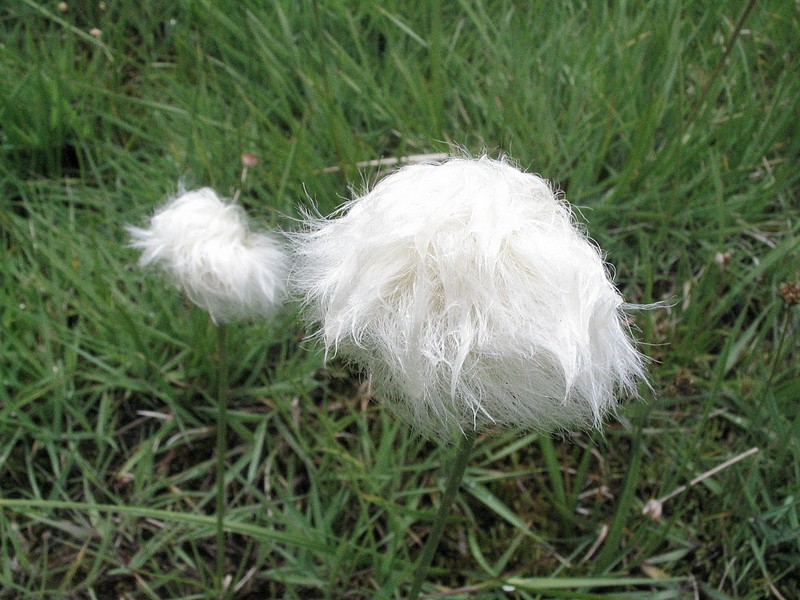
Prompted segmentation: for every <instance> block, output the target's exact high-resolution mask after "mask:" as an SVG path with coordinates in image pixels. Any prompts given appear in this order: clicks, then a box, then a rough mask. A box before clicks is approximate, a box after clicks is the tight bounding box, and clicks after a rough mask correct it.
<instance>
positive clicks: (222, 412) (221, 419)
mask: <svg viewBox="0 0 800 600" xmlns="http://www.w3.org/2000/svg"><path fill="white" fill-rule="evenodd" d="M217 360H218V363H217V369H218V373H217V506H216V516H217V545H216V548H217V582H218V584H219V589H220V597H224V596H225V582H224V580H223V578H224V571H225V530H224V522H225V449H226V447H227V444H228V439H227V438H228V435H227V434H228V421H227V415H226V412H227V408H228V394H229V389H228V331H227V328H226V326H225V325H224V324H223V325H218V326H217Z"/></svg>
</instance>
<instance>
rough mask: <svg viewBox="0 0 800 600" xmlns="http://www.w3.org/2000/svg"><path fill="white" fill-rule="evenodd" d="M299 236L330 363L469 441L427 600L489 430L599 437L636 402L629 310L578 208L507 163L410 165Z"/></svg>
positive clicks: (442, 508)
mask: <svg viewBox="0 0 800 600" xmlns="http://www.w3.org/2000/svg"><path fill="white" fill-rule="evenodd" d="M292 239H293V252H294V258H295V264H294V267H293V273H292V275H291V277H290V279H291V286H292V288H293V291H294V293H295V294H296V295H298V296H299V297H300V298H301V300H302V301H303V302H304V305H305V309H306V314H307V316H308V319H309V321H310V322H311V323H312V324H313V327H314V330H315V335H316V336H317V337H319V338H320V339H321V340H322V342H323V343H324V345H325V349H326V351H327V353H328V355H335V354H338V355H341V356H342V357H345V358H346V359H349V360H351V361H352V362H354V363H356V364H358V365H360V366H361V367H363V368H364V369H365V370H366V372H367V373H368V375H369V378H370V382H371V384H372V387H373V390H374V392H375V395H376V396H377V397H379V398H380V399H382V400H383V401H384V402H385V403H386V404H387V405H388V406H389V407H390V409H391V410H393V411H394V412H396V413H397V414H399V415H400V416H401V417H403V418H405V419H406V420H407V421H408V422H409V423H410V424H411V425H412V426H413V428H414V429H415V430H417V431H419V432H420V433H422V434H424V435H427V436H431V437H435V438H440V439H443V440H448V441H449V440H451V439H453V435H454V432H455V431H460V432H461V442H460V445H459V449H458V451H457V453H456V457H455V461H454V464H453V466H452V468H451V469H450V472H449V477H448V480H447V484H446V488H445V491H444V493H443V496H442V499H441V501H440V504H439V513H438V515H437V517H436V520H435V522H434V525H433V529H432V532H431V534H430V536H429V537H428V541H427V543H426V546H425V548H424V549H423V552H422V555H421V557H420V561H419V565H418V567H417V571H416V574H415V579H414V582H413V585H412V590H411V594H410V595H409V597H410V598H416V597H417V596H418V594H419V592H420V589H421V586H422V582H423V580H424V578H425V575H426V573H427V570H428V568H429V566H430V564H431V561H432V559H433V555H434V553H435V550H436V546H437V544H438V542H439V538H440V537H441V533H442V529H443V527H444V523H445V518H446V515H447V512H448V510H449V508H450V505H451V504H452V502H453V501H454V499H455V497H456V494H457V490H458V487H459V485H460V482H461V479H462V477H463V474H464V470H465V468H466V465H467V462H468V459H469V455H470V453H471V451H472V447H473V443H474V440H475V437H476V434H477V433H478V432H480V431H481V430H483V429H485V428H487V427H490V426H504V427H515V428H520V429H523V430H535V431H541V432H550V431H553V430H563V429H568V428H573V427H582V426H599V425H600V424H601V422H602V419H603V417H604V415H606V414H607V413H608V412H609V411H613V409H614V407H615V406H616V396H617V393H618V392H623V393H630V394H635V390H636V385H637V383H638V381H639V380H642V379H644V378H645V371H644V365H643V358H642V355H641V354H640V353H639V352H638V351H637V350H636V348H635V345H634V343H633V341H632V339H631V335H630V329H629V326H628V323H627V319H626V315H625V309H626V308H628V307H629V306H628V305H626V304H625V302H624V301H623V299H622V297H621V296H620V294H619V292H618V291H617V289H616V287H615V286H614V284H613V283H612V282H611V280H610V277H609V267H608V266H607V265H606V263H605V262H604V260H603V257H602V254H601V252H600V250H599V249H598V247H597V246H596V245H595V244H593V243H592V242H591V241H590V240H589V239H588V238H587V236H586V234H585V233H584V232H583V231H582V230H581V229H580V228H579V227H577V226H576V224H575V221H574V218H573V215H572V211H571V209H570V207H569V205H568V204H567V203H566V202H565V201H563V200H561V199H559V197H558V196H557V195H556V194H555V193H554V192H553V190H552V188H551V187H550V185H549V184H548V183H547V182H546V181H545V180H543V179H541V178H539V177H537V176H535V175H532V174H528V173H524V172H522V171H520V170H519V169H518V168H516V167H515V166H514V165H513V164H511V163H510V162H509V161H508V160H505V159H503V160H493V159H490V158H488V157H486V156H483V157H481V158H478V159H471V158H452V159H449V160H446V161H443V162H441V163H433V164H419V165H413V166H408V167H405V168H402V169H400V170H398V171H396V172H395V173H393V174H392V175H390V176H388V177H386V178H385V179H383V180H382V181H380V182H379V183H378V184H377V185H376V186H375V187H374V189H372V190H371V191H369V192H368V193H366V194H365V195H364V196H363V197H360V198H357V199H355V200H352V201H350V202H348V203H346V204H345V205H344V206H342V207H341V208H340V209H339V210H338V211H337V212H336V213H335V214H334V215H333V216H332V217H331V218H321V217H313V216H309V218H308V219H307V221H306V226H305V228H304V229H303V230H302V231H300V232H297V233H295V234H294V235H293V236H292Z"/></svg>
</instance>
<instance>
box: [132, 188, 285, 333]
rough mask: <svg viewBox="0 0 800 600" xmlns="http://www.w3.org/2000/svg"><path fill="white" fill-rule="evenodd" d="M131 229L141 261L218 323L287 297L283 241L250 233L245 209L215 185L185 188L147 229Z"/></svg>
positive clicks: (264, 310)
mask: <svg viewBox="0 0 800 600" xmlns="http://www.w3.org/2000/svg"><path fill="white" fill-rule="evenodd" d="M127 230H128V233H129V234H130V235H131V244H130V245H131V246H132V247H134V248H138V249H140V250H141V251H142V256H141V258H140V260H139V264H140V265H142V266H148V265H151V264H152V265H155V266H157V267H159V268H161V269H162V270H163V271H164V272H165V273H166V275H167V276H168V277H169V278H170V279H172V280H173V281H174V282H175V283H176V284H178V285H179V286H180V287H181V288H183V289H184V290H185V292H186V294H187V295H188V296H189V298H190V299H191V300H192V301H193V302H194V303H195V304H197V305H198V306H200V307H201V308H204V309H205V310H207V311H208V312H209V314H210V315H211V318H212V319H213V320H214V321H215V322H226V321H231V320H235V319H241V318H247V317H254V316H262V315H268V314H270V313H271V312H273V311H274V310H275V308H276V307H277V306H278V305H279V304H280V302H281V301H282V299H283V296H284V293H285V287H286V285H285V284H286V272H287V270H288V269H287V261H286V257H285V254H284V252H283V250H282V248H281V245H280V244H279V243H278V242H277V241H276V240H274V239H273V238H272V237H270V236H269V235H267V234H265V233H256V232H253V231H251V230H250V227H249V224H248V220H247V215H246V214H245V212H244V209H242V208H241V207H240V206H238V205H236V204H233V203H230V202H226V201H223V200H221V199H220V198H219V196H217V194H216V192H215V191H214V190H213V189H211V188H202V189H199V190H193V191H189V192H183V191H181V193H180V194H179V195H178V197H176V198H174V199H172V200H170V201H169V202H168V203H167V204H166V205H165V206H163V207H161V208H159V209H158V210H157V211H156V213H155V215H154V216H153V217H152V218H151V219H150V226H149V227H147V228H144V229H142V228H138V227H127Z"/></svg>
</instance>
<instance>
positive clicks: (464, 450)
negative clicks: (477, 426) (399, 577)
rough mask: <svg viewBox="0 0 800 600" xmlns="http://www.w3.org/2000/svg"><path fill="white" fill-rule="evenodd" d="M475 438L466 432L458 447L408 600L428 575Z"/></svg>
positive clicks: (410, 599)
mask: <svg viewBox="0 0 800 600" xmlns="http://www.w3.org/2000/svg"><path fill="white" fill-rule="evenodd" d="M475 437H476V433H475V432H474V431H468V432H466V433H465V434H464V436H463V437H462V439H461V443H460V444H459V446H458V451H457V452H456V456H455V459H454V460H453V465H452V467H451V468H450V474H449V475H448V477H447V484H446V486H445V489H444V494H443V495H442V499H441V500H440V501H439V511H438V512H437V513H436V520H435V521H434V522H433V529H432V530H431V533H430V535H429V536H428V540H427V541H426V542H425V547H424V548H423V549H422V555H421V556H420V557H419V563H418V564H417V572H416V573H415V574H414V582H413V585H412V587H411V592H410V593H409V595H408V600H416V599H417V598H419V593H420V591H421V590H422V582H423V581H425V576H426V575H427V574H428V569H430V566H431V563H432V562H433V556H434V555H435V554H436V548H437V547H438V546H439V540H440V539H441V538H442V532H443V531H444V526H445V523H446V521H447V516H448V513H449V512H450V507H451V506H452V505H453V502H454V501H455V499H456V494H457V493H458V488H459V486H460V485H461V480H462V479H463V478H464V471H465V470H466V468H467V463H468V462H469V457H470V455H471V454H472V447H473V445H474V444H475Z"/></svg>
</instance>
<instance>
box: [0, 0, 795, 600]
mask: <svg viewBox="0 0 800 600" xmlns="http://www.w3.org/2000/svg"><path fill="white" fill-rule="evenodd" d="M68 4H69V10H68V12H63V13H62V12H60V11H59V10H58V8H57V3H56V2H55V1H52V2H38V1H34V0H12V1H11V2H10V3H6V5H4V8H2V9H0V17H1V18H0V81H2V82H3V83H2V85H0V243H2V250H0V252H1V253H2V260H0V282H2V286H0V324H2V329H0V332H1V333H0V598H42V599H43V598H64V597H68V598H120V597H125V598H216V597H219V590H216V589H215V582H214V579H215V576H214V571H215V560H216V557H215V556H214V514H213V513H214V502H215V499H214V462H215V454H214V436H215V426H216V418H215V415H216V412H215V398H214V392H213V390H214V389H215V386H216V381H215V373H216V372H217V370H216V368H215V365H214V364H213V357H214V356H215V336H214V331H213V328H212V327H211V326H210V325H209V323H208V319H207V317H206V315H205V314H203V313H202V311H200V310H199V309H196V308H194V307H192V306H190V305H188V304H187V303H186V301H185V300H184V299H182V298H181V296H180V294H178V293H177V292H176V291H174V290H173V289H171V287H170V286H169V285H168V284H166V283H164V281H162V280H160V279H159V278H157V277H154V276H152V275H151V274H146V273H142V272H141V271H140V270H139V269H138V268H136V266H135V262H136V259H137V256H136V254H135V252H133V251H131V250H130V249H128V248H126V247H125V243H126V234H125V232H124V229H123V225H124V224H126V223H135V224H139V223H142V222H143V221H144V219H146V217H147V216H148V215H149V214H150V212H151V211H152V209H153V207H154V206H155V205H156V204H158V203H160V202H161V201H162V200H163V199H164V197H165V196H166V195H168V194H169V193H171V192H174V190H175V189H176V186H177V181H178V179H179V178H181V177H184V178H186V180H187V181H188V182H189V183H190V184H196V185H211V186H214V187H215V188H217V189H218V190H219V191H220V192H221V193H223V194H232V193H233V191H234V189H235V188H236V186H237V185H238V181H239V175H240V171H241V164H240V162H239V156H240V154H241V153H242V152H244V151H249V152H254V153H255V154H257V155H258V156H259V157H260V159H261V160H260V163H259V165H258V166H257V167H255V168H254V169H251V171H250V175H249V178H248V181H247V184H246V186H245V189H244V190H243V195H242V199H243V202H244V203H245V204H246V205H247V207H248V209H249V211H250V212H251V214H252V215H253V217H254V218H256V219H257V220H259V221H260V222H262V223H264V224H265V225H268V226H281V227H285V228H291V227H293V226H294V221H293V220H292V218H293V217H296V216H297V215H298V214H299V213H298V208H299V207H301V206H304V205H308V204H309V202H310V200H309V198H311V199H313V201H314V202H315V203H316V204H317V205H318V206H319V208H320V210H321V211H322V212H323V213H326V212H329V211H331V210H333V209H334V208H335V207H336V206H337V205H338V204H339V203H340V202H341V201H342V198H344V197H347V196H348V195H349V191H348V186H354V187H356V188H359V187H361V186H362V185H363V184H364V183H365V182H372V181H374V180H375V179H376V177H377V176H378V174H377V173H376V171H375V170H374V169H362V170H359V169H358V168H357V166H356V165H357V163H359V162H361V161H367V160H372V159H375V158H379V157H402V156H407V155H411V154H416V153H428V152H443V151H444V152H446V151H450V150H452V149H453V148H455V147H456V146H460V147H462V148H464V149H466V150H467V151H469V152H473V153H477V152H480V151H481V150H483V149H485V150H487V151H488V152H489V153H490V154H493V155H497V154H498V153H501V152H508V153H510V154H511V155H512V156H513V157H515V158H516V159H517V160H519V161H520V163H521V164H522V166H523V167H525V168H528V169H530V170H533V171H535V172H538V173H541V174H542V175H544V176H545V177H547V178H550V179H552V180H553V181H554V182H555V183H556V184H557V185H559V186H560V187H561V188H562V189H564V190H565V191H566V192H567V197H568V198H569V200H571V202H572V203H573V204H575V205H577V206H579V207H580V209H581V213H582V215H583V217H584V218H585V220H586V222H587V228H588V230H589V232H590V234H591V235H592V237H593V238H594V239H596V240H597V241H598V242H599V243H600V244H601V246H602V247H603V248H604V250H605V251H606V252H607V253H608V259H609V261H610V262H611V263H612V264H614V265H615V267H616V281H617V283H618V285H619V286H620V289H621V290H622V291H623V293H624V295H625V296H626V298H627V299H628V300H630V301H634V302H651V301H659V300H666V301H667V302H669V303H670V306H669V308H664V309H661V310H657V311H650V312H642V313H639V314H637V315H636V319H635V320H636V326H637V327H638V328H639V330H640V333H639V337H640V338H641V339H642V340H643V341H644V342H646V345H645V346H644V350H645V351H646V353H647V354H649V355H650V356H651V357H652V358H653V363H652V365H651V374H652V379H653V387H654V390H655V394H650V393H646V394H645V395H646V398H645V402H639V403H637V402H633V403H628V404H627V405H626V406H625V408H623V409H622V410H621V411H620V414H619V417H620V418H619V420H617V421H613V422H611V423H609V425H608V426H607V427H606V429H605V431H604V433H602V434H600V433H597V432H595V433H574V434H569V435H565V436H563V438H558V439H554V440H549V439H543V438H541V437H540V436H537V435H532V434H522V433H520V432H513V431H512V432H496V433H495V434H494V435H487V436H485V437H482V438H481V439H479V440H478V445H477V449H476V452H475V455H474V457H473V460H472V462H471V464H470V466H469V467H468V470H467V476H466V482H465V484H464V486H463V487H462V490H461V495H460V497H459V499H458V501H457V505H456V510H455V514H454V520H453V522H452V524H451V525H450V526H448V528H447V529H446V531H445V535H444V539H443V543H442V545H441V547H440V551H439V553H438V555H437V557H436V559H435V561H434V568H433V571H432V574H431V576H430V577H429V583H428V584H426V586H425V588H424V590H425V591H426V592H427V593H428V594H430V596H431V597H439V596H441V597H448V598H459V597H460V598H468V597H469V598H487V599H488V598H521V599H533V598H587V599H588V598H601V597H602V598H606V597H610V598H665V599H666V598H692V597H706V598H713V599H728V598H748V599H750V598H752V599H755V598H786V599H787V600H788V599H791V598H797V597H800V586H799V585H798V581H800V558H798V557H800V542H798V539H800V507H799V506H798V505H799V503H800V485H798V481H799V480H800V442H798V440H800V415H798V411H799V410H800V408H798V407H800V402H798V399H799V398H800V367H798V361H797V356H798V349H800V343H798V331H799V330H800V313H798V310H800V309H798V308H797V307H796V306H795V307H790V306H787V305H786V303H785V302H783V300H782V298H781V296H780V294H779V286H780V284H781V283H782V282H784V281H789V282H793V283H799V281H798V279H800V266H799V265H800V261H799V260H798V256H799V255H800V242H798V239H800V236H799V235H798V233H800V171H798V164H799V163H798V160H799V159H800V131H798V122H800V121H798V115H799V114H800V110H798V109H799V108H800V106H798V98H800V77H798V73H800V10H798V7H797V4H796V3H794V2H787V1H783V0H774V1H770V0H762V1H760V2H758V3H757V4H756V5H755V7H754V8H753V10H752V11H751V13H750V14H749V16H748V17H747V21H746V22H745V23H744V26H743V28H742V30H741V31H740V32H739V33H738V35H734V33H735V31H736V24H737V22H738V20H739V18H740V16H741V15H742V14H743V12H744V9H745V6H744V3H741V2H734V1H727V0H721V1H719V2H714V3H707V2H690V1H688V0H687V1H684V2H652V3H648V4H646V5H640V4H639V3H632V2H630V3H626V2H612V3H606V2H557V3H556V2H552V3H551V2H544V1H541V2H512V1H511V0H499V1H496V2H494V1H493V2H489V1H484V0H479V1H475V2H473V1H467V0H464V1H461V2H456V1H452V2H441V3H440V2H423V1H419V0H418V1H411V2H400V1H397V0H387V1H385V2H380V3H375V4H373V3H356V2H350V3H345V2H326V3H320V2H310V1H301V2H297V3H295V2H277V3H266V2H254V1H244V2H234V1H233V0H225V1H221V2H211V1H197V2H185V3H173V2H165V1H157V2H151V3H144V4H142V5H137V4H136V3H132V2H123V1H122V0H117V1H115V0H107V1H106V3H105V9H101V8H100V7H99V5H98V3H96V2H88V1H83V0H76V1H74V2H68ZM93 27H97V28H99V29H100V30H101V32H102V34H101V35H100V37H99V38H95V37H93V36H92V35H90V33H89V32H90V30H91V29H92V28H93ZM731 40H732V46H730V52H729V54H728V55H727V57H726V56H725V51H726V48H727V47H728V46H727V45H728V43H729V41H731ZM723 58H724V60H723ZM328 167H336V169H335V170H331V169H327V168H328ZM326 169H327V170H326ZM228 334H229V338H230V340H229V341H230V355H231V356H230V359H231V373H230V381H231V385H232V395H231V399H230V406H229V420H228V425H229V427H230V432H229V437H228V442H229V444H228V448H227V451H226V457H225V458H226V462H227V465H228V468H227V486H228V504H227V515H226V527H227V530H228V532H229V533H228V535H227V538H226V542H227V550H226V556H225V565H226V573H227V574H229V575H230V577H231V587H232V588H235V589H236V590H237V591H236V594H235V596H236V597H238V598H253V599H255V598H273V597H274V598H283V597H285V598H318V597H320V598H322V597H327V598H400V597H403V595H404V593H406V592H407V590H408V585H409V579H410V574H411V572H412V569H413V565H414V561H415V560H416V558H417V556H418V555H419V552H420V549H421V546H422V543H423V542H424V539H425V536H426V534H427V532H428V531H429V530H430V526H431V519H432V516H433V514H434V508H435V502H434V500H432V496H437V495H438V494H439V493H440V491H441V489H442V488H441V486H442V481H443V480H442V471H441V467H442V465H443V464H446V463H447V461H448V460H450V456H451V449H450V448H447V447H440V446H439V445H437V444H434V443H430V442H426V441H424V440H420V439H418V438H416V437H414V435H413V434H412V433H411V432H410V431H409V430H408V428H407V427H405V426H404V425H403V424H402V423H398V422H396V421H395V420H394V419H393V418H392V417H391V416H389V415H388V414H386V412H385V411H384V410H383V409H382V408H381V407H380V405H379V404H377V403H375V402H373V401H371V400H370V399H369V398H368V397H367V396H366V390H365V389H364V388H363V387H362V386H360V385H359V383H358V379H357V378H356V377H354V376H353V374H352V373H350V372H349V371H348V370H347V369H346V368H345V367H344V366H342V365H340V364H339V363H337V362H333V363H332V364H330V365H328V366H323V363H322V355H321V353H320V352H319V349H318V348H316V347H315V346H314V344H313V343H311V342H306V341H304V340H303V337H304V331H303V329H302V327H301V326H300V325H299V324H298V321H297V318H296V314H295V312H294V309H292V308H288V309H287V310H286V311H285V312H284V313H283V314H282V315H280V316H279V317H277V318H276V319H274V320H273V321H272V322H257V323H241V324H236V325H233V326H231V327H230V328H229V332H228ZM209 357H212V358H209ZM751 447H758V448H760V452H759V453H758V454H757V455H755V456H752V457H749V458H747V459H746V460H744V461H742V462H740V463H737V464H735V465H733V466H731V467H730V468H728V469H725V470H724V471H721V472H720V473H718V474H716V475H714V476H713V477H710V478H708V479H706V480H704V481H702V482H701V483H698V484H697V485H695V486H692V487H690V488H689V489H687V490H686V491H684V492H683V493H681V494H679V495H677V496H675V497H674V498H672V499H670V500H669V501H667V502H666V503H665V506H664V515H663V517H662V518H661V520H659V521H653V520H651V519H649V518H648V517H644V516H642V515H641V509H642V507H643V506H644V503H645V502H646V501H647V500H649V499H651V498H655V497H660V496H664V495H666V494H668V493H669V492H671V491H672V490H673V489H675V488H676V487H678V486H680V485H683V484H686V483H688V482H689V481H690V480H691V479H693V478H694V477H696V476H698V475H699V474H701V473H703V472H705V471H707V470H709V469H711V468H713V467H714V466H716V465H718V464H720V463H722V462H724V461H725V460H727V459H729V458H732V457H734V456H736V455H737V454H739V453H741V452H744V451H746V450H748V449H749V448H751ZM601 531H606V532H607V535H606V537H605V539H604V540H601V541H599V542H598V536H599V535H600V533H601ZM504 585H505V586H512V587H513V591H503V587H502V586H504ZM512 587H507V588H506V590H511V589H512Z"/></svg>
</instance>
